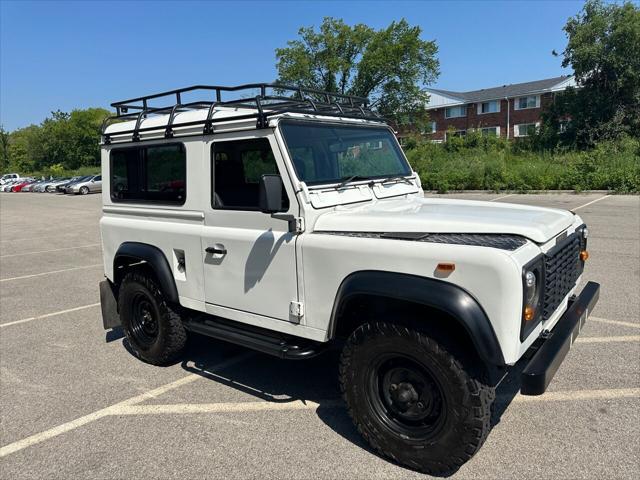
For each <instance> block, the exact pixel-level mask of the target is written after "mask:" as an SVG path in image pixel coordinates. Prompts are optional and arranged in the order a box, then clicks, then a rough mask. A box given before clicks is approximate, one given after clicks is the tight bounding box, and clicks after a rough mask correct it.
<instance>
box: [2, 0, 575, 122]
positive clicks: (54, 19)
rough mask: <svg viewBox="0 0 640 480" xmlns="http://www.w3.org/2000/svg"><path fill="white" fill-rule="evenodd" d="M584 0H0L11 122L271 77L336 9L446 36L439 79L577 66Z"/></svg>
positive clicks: (462, 82)
mask: <svg viewBox="0 0 640 480" xmlns="http://www.w3.org/2000/svg"><path fill="white" fill-rule="evenodd" d="M581 7H582V2H581V1H449V2H441V1H433V2H430V1H413V2H411V1H400V2H391V1H386V2H383V1H353V2H347V1H309V2H304V1H298V2H294V1H266V0H265V1H263V2H252V1H245V2H239V1H238V2H196V1H183V2H173V1H160V2H156V1H151V0H149V1H142V2H124V1H122V2H118V1H116V2H99V1H92V2H56V1H45V2H28V1H19V2H18V1H15V2H14V1H7V0H1V1H0V82H1V83H0V109H1V110H0V121H1V123H2V124H3V125H4V127H5V128H7V129H9V130H13V129H15V128H20V127H24V126H26V125H29V124H31V123H39V122H40V121H42V120H43V119H44V118H45V117H46V116H47V115H48V114H49V112H50V111H52V110H56V109H61V110H64V111H69V110H72V109H74V108H85V107H89V106H101V107H108V105H109V103H111V102H112V101H116V100H121V99H124V98H128V97H132V96H137V95H142V94H146V93H152V92H154V91H161V90H167V89H171V88H177V87H181V86H187V85H192V84H238V83H245V82H257V81H272V80H273V79H275V77H276V71H275V54H274V50H275V49H276V48H277V47H282V46H284V45H285V44H286V42H287V40H290V39H294V38H296V35H297V30H298V28H299V27H300V26H309V25H319V24H320V23H321V21H322V18H323V17H325V16H333V17H339V18H343V19H344V20H345V21H346V22H347V23H350V24H354V23H366V24H368V25H371V26H372V27H376V28H381V27H384V26H386V25H388V24H389V23H390V22H391V21H392V20H398V19H400V18H402V17H404V18H406V19H407V20H408V21H409V23H411V24H414V25H419V26H420V27H422V30H423V38H424V39H428V40H436V42H437V44H438V47H439V53H438V57H439V59H440V67H441V75H440V77H439V79H438V81H437V82H436V83H435V86H437V87H439V88H444V89H449V90H473V89H477V88H484V87H490V86H496V85H502V84H506V83H516V82H524V81H529V80H536V79H540V78H546V77H553V76H556V75H561V74H566V73H570V72H568V71H566V70H563V69H562V67H561V65H560V63H561V62H560V58H555V57H553V56H552V55H551V50H552V49H556V50H558V51H562V49H563V48H564V46H565V44H566V39H565V36H564V32H563V31H562V26H563V25H564V23H565V22H566V20H567V18H568V17H569V16H572V15H575V14H576V13H577V12H578V11H579V10H580V9H581Z"/></svg>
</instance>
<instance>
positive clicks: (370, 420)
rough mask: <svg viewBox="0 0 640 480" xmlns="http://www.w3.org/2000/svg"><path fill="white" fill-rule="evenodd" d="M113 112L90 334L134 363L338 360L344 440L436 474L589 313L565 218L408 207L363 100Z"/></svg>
mask: <svg viewBox="0 0 640 480" xmlns="http://www.w3.org/2000/svg"><path fill="white" fill-rule="evenodd" d="M195 96H197V97H198V98H197V99H196V100H195V101H188V98H193V97H195ZM230 96H234V99H229V97H230ZM223 97H224V98H223ZM235 97H238V98H235ZM167 99H169V102H168V105H167ZM152 103H157V104H159V105H158V106H151V104H152ZM112 106H113V107H115V109H116V115H114V116H113V117H111V118H110V119H108V120H107V121H105V124H104V127H103V130H102V144H101V147H102V176H103V182H104V189H103V194H102V195H103V204H104V205H103V216H102V219H101V221H100V227H101V231H102V245H103V251H104V269H105V276H106V280H105V281H103V282H101V284H100V294H101V303H102V314H103V322H104V327H105V328H107V329H109V328H114V327H116V326H119V325H121V326H122V328H123V330H124V333H125V334H126V338H127V340H128V342H129V344H130V346H131V349H132V350H133V351H134V352H135V353H136V355H137V356H138V357H140V358H141V359H142V360H144V361H146V362H149V363H153V364H166V363H168V362H171V361H173V360H175V359H176V358H177V357H178V356H179V355H180V354H181V352H182V351H183V349H184V347H185V342H186V339H187V335H188V334H189V333H190V332H195V333H198V334H204V335H208V336H210V337H214V338H218V339H223V340H226V341H230V342H234V343H237V344H240V345H244V346H246V347H250V348H253V349H256V350H259V351H261V352H266V353H269V354H273V355H276V356H279V357H281V358H283V359H306V358H310V357H313V356H315V355H317V354H319V353H321V352H322V351H323V350H325V349H326V347H327V346H328V345H339V346H341V348H342V355H341V361H340V369H339V377H340V385H341V389H342V392H343V395H344V399H345V401H346V404H347V406H348V409H349V413H350V415H351V417H352V418H353V421H354V423H355V424H356V426H357V428H358V430H359V431H360V433H361V434H362V436H363V437H364V438H365V439H366V440H367V441H368V442H369V443H370V445H371V446H372V447H373V448H374V449H375V450H377V451H378V452H380V453H381V454H382V455H385V456H387V457H389V458H391V459H393V460H395V461H397V462H398V463H400V464H402V465H405V466H408V467H410V468H414V469H418V470H421V471H424V472H428V473H435V474H442V473H446V472H449V471H453V470H455V469H457V468H458V467H459V466H460V465H462V464H463V463H464V462H465V461H467V460H468V459H469V458H471V457H472V456H473V454H474V453H475V452H476V451H477V450H478V449H479V448H480V446H481V445H482V444H483V442H484V440H485V439H486V437H487V435H488V432H489V428H490V412H491V406H492V403H493V400H494V398H495V393H494V392H495V386H496V384H497V382H498V381H499V380H500V375H501V374H503V373H504V371H505V367H507V366H510V365H513V364H515V363H516V362H517V361H518V360H519V359H520V358H521V357H522V356H523V355H524V354H525V352H527V351H529V350H536V351H535V353H534V354H533V355H532V357H531V359H530V361H529V363H528V364H527V366H526V367H525V369H524V371H523V372H522V377H521V382H522V384H521V392H522V394H527V395H538V394H542V393H543V392H544V391H545V389H546V388H547V385H548V384H549V382H550V381H551V379H552V377H553V375H554V373H555V372H556V370H557V369H558V367H559V366H560V363H561V362H562V361H563V359H564V357H565V355H566V354H567V352H568V350H569V348H570V346H571V343H572V342H573V340H574V339H575V337H576V336H577V334H578V333H579V331H580V328H581V326H582V325H583V324H584V321H585V319H586V317H587V315H588V313H589V312H590V311H591V310H592V308H593V306H594V305H595V303H596V302H597V299H598V294H599V285H598V284H596V283H592V282H589V283H587V284H586V285H585V287H584V288H583V290H582V292H580V293H579V294H577V292H576V285H577V283H578V280H579V279H580V275H581V273H582V270H583V266H584V262H585V261H586V260H587V257H588V253H587V251H586V243H587V235H588V231H587V228H586V226H585V225H584V224H583V222H582V220H581V219H580V217H579V216H577V215H575V214H573V213H571V212H568V211H562V210H553V209H548V208H537V207H531V206H523V205H510V204H497V203H486V202H477V201H462V200H448V199H433V198H424V195H423V191H422V188H421V185H420V179H419V178H418V175H417V174H416V172H414V171H412V169H411V167H410V166H409V164H408V163H407V160H406V158H405V156H404V154H403V152H402V150H401V148H400V146H399V144H398V142H397V140H396V138H395V136H394V133H393V131H392V130H391V129H390V127H389V126H388V125H387V124H386V123H385V122H384V120H383V119H381V118H380V117H378V116H377V115H376V114H375V113H374V112H372V111H371V110H370V109H368V107H367V100H366V99H363V98H358V97H353V96H347V95H336V94H333V93H326V92H318V91H314V90H309V89H305V88H298V87H289V86H282V85H273V84H252V85H242V86H239V87H220V86H197V87H190V88H185V89H180V90H174V91H170V92H163V93H161V94H157V95H150V96H146V97H140V98H134V99H130V100H125V101H122V102H117V103H114V104H112ZM534 342H535V345H534ZM530 353H531V352H530Z"/></svg>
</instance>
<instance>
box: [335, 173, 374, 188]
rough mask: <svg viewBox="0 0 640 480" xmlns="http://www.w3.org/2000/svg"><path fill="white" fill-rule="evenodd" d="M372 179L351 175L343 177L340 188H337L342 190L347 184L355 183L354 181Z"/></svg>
mask: <svg viewBox="0 0 640 480" xmlns="http://www.w3.org/2000/svg"><path fill="white" fill-rule="evenodd" d="M370 178H371V177H363V176H362V175H351V176H349V177H342V178H341V179H340V183H339V184H338V186H337V187H336V188H342V187H344V186H345V185H346V184H347V183H349V182H353V181H354V180H369V179H370Z"/></svg>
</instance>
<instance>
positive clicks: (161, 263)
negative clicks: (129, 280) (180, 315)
mask: <svg viewBox="0 0 640 480" xmlns="http://www.w3.org/2000/svg"><path fill="white" fill-rule="evenodd" d="M141 262H144V264H145V265H146V266H148V268H149V269H150V270H151V271H152V272H153V274H154V275H155V277H156V279H157V280H158V283H159V284H160V288H161V290H162V293H163V295H165V297H166V298H167V300H168V301H170V302H173V303H179V298H178V289H177V287H176V282H175V280H174V278H173V274H172V273H171V267H170V266H169V262H168V261H167V258H166V256H165V254H164V253H163V252H162V250H160V249H159V248H158V247H155V246H153V245H149V244H148V243H141V242H124V243H123V244H122V245H120V247H118V250H117V251H116V254H115V255H114V257H113V276H114V279H113V281H114V283H115V284H116V285H118V286H119V285H120V283H121V282H122V279H123V278H124V275H125V273H126V271H127V270H128V267H131V266H132V265H135V264H139V263H141Z"/></svg>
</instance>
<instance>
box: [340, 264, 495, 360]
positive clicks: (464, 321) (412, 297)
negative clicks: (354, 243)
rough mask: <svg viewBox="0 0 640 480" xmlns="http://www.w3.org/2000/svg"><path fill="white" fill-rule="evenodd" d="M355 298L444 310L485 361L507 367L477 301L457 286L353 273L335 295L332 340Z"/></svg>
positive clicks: (417, 278) (406, 276)
mask: <svg viewBox="0 0 640 480" xmlns="http://www.w3.org/2000/svg"><path fill="white" fill-rule="evenodd" d="M355 295H376V296H380V297H387V298H393V299H395V300H404V301H408V302H413V303H417V304H421V305H425V306H428V307H432V308H435V309H438V310H441V311H443V312H445V313H447V314H448V315H450V316H451V317H453V318H455V319H456V320H457V321H458V322H459V323H460V324H461V325H462V327H464V329H465V330H466V332H467V333H468V334H469V337H470V338H471V341H472V342H473V344H474V346H475V347H476V350H477V351H478V354H479V355H480V358H482V360H484V361H485V362H487V363H489V364H492V365H499V366H503V365H505V361H504V356H503V355H502V349H501V348H500V344H499V343H498V339H497V337H496V334H495V331H494V330H493V326H492V325H491V322H490V321H489V317H488V316H487V314H486V312H485V311H484V309H483V308H482V306H481V305H480V304H479V303H478V301H477V300H476V299H475V298H474V297H473V296H472V295H471V294H470V293H469V292H467V291H466V290H464V289H463V288H461V287H459V286H457V285H454V284H452V283H449V282H445V281H442V280H437V279H435V278H427V277H420V276H417V275H411V274H405V273H395V272H384V271H377V270H364V271H359V272H354V273H351V274H350V275H349V276H347V277H346V278H345V279H344V280H343V281H342V283H341V284H340V287H339V288H338V292H337V294H336V298H335V301H334V304H333V310H332V312H331V323H330V327H329V336H330V338H333V337H334V336H335V332H336V327H337V321H338V317H339V316H340V313H341V309H342V307H343V306H344V305H346V302H347V301H348V300H349V298H350V297H352V296H355Z"/></svg>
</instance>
